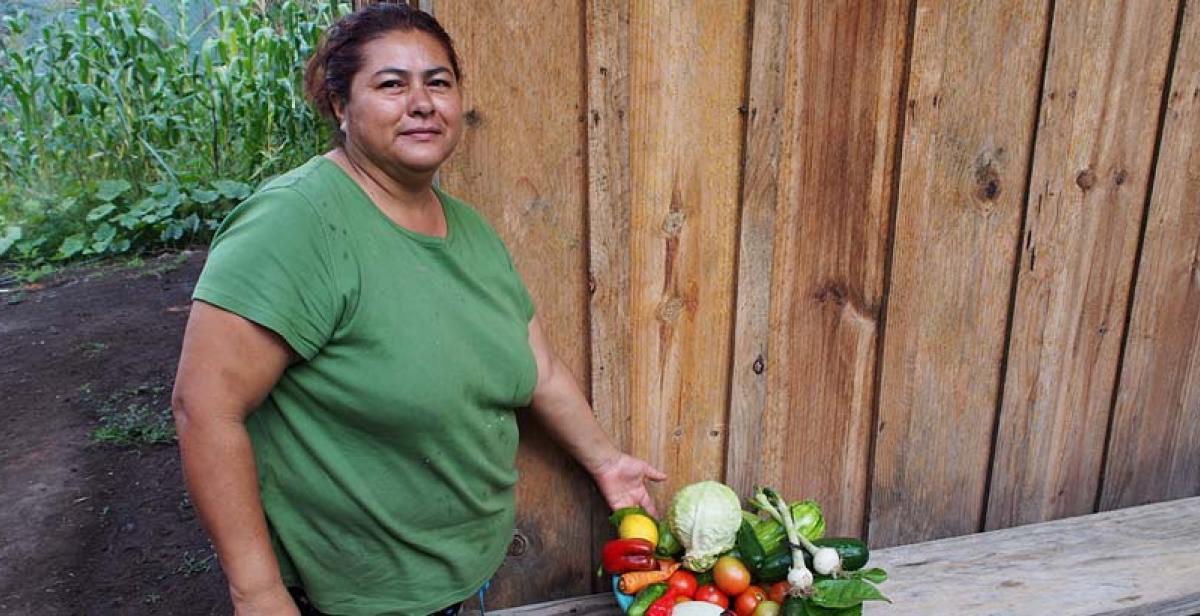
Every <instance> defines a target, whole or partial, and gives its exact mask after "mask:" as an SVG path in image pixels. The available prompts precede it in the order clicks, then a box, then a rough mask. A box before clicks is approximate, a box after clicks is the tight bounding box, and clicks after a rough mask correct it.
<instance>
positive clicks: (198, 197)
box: [192, 188, 221, 205]
mask: <svg viewBox="0 0 1200 616" xmlns="http://www.w3.org/2000/svg"><path fill="white" fill-rule="evenodd" d="M220 197H221V193H218V192H216V191H213V190H204V189H202V188H197V189H195V190H193V191H192V200H193V201H195V202H196V203H199V204H201V205H208V204H209V203H212V202H213V201H216V200H217V199H219V198H220Z"/></svg>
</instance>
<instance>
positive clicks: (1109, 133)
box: [986, 0, 1177, 529]
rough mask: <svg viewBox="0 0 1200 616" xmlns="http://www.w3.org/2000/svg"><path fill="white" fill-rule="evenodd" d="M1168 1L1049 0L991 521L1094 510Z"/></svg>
mask: <svg viewBox="0 0 1200 616" xmlns="http://www.w3.org/2000/svg"><path fill="white" fill-rule="evenodd" d="M1176 8H1177V7H1176V4H1175V3H1174V2H1171V3H1167V2H1144V1H1142V0H1124V1H1121V2H1111V1H1109V0H1071V1H1067V2H1058V3H1056V4H1055V9H1054V10H1055V16H1054V27H1053V34H1052V36H1051V40H1050V50H1049V56H1048V60H1047V71H1046V73H1047V77H1046V81H1045V85H1044V93H1043V95H1042V105H1041V119H1040V121H1039V122H1038V134H1037V150H1036V152H1035V153H1034V162H1033V173H1032V176H1031V180H1030V196H1029V205H1028V209H1027V212H1026V217H1025V229H1024V233H1023V235H1022V238H1023V245H1022V249H1021V257H1020V258H1021V267H1020V271H1019V274H1018V275H1017V294H1016V301H1015V307H1014V312H1013V326H1012V334H1011V337H1010V343H1009V351H1008V357H1009V359H1008V374H1007V377H1006V381H1005V385H1004V402H1003V405H1002V407H1001V412H1000V424H999V433H998V435H997V439H996V454H995V460H994V462H993V472H992V489H991V494H990V495H989V502H988V514H987V522H986V527H987V528H989V529H993V528H1005V527H1008V526H1014V525H1017V524H1027V523H1030V522H1040V521H1044V520H1051V519H1055V518H1061V517H1066V516H1072V515H1081V514H1084V513H1091V512H1092V511H1093V510H1094V508H1095V505H1096V494H1097V490H1098V489H1099V481H1100V470H1101V465H1102V459H1103V452H1104V438H1105V434H1106V432H1107V431H1108V415H1109V410H1110V409H1111V407H1112V396H1113V391H1114V385H1115V383H1116V375H1117V363H1118V360H1119V357H1120V350H1121V348H1120V347H1121V336H1122V333H1123V331H1124V325H1125V315H1126V314H1127V312H1128V300H1129V285H1130V281H1131V279H1132V277H1133V267H1134V260H1135V257H1136V253H1137V244H1138V238H1139V235H1140V234H1141V224H1142V212H1143V209H1144V207H1145V203H1146V193H1147V191H1148V190H1149V184H1150V173H1151V166H1152V160H1153V156H1154V147H1155V141H1156V132H1157V129H1158V115H1159V105H1160V101H1161V100H1162V91H1163V87H1164V82H1165V80H1166V72H1167V60H1168V57H1169V55H1170V51H1171V39H1172V35H1173V34H1174V32H1173V29H1172V28H1170V27H1168V24H1174V23H1175V10H1176Z"/></svg>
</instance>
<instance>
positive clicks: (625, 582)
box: [617, 563, 679, 595]
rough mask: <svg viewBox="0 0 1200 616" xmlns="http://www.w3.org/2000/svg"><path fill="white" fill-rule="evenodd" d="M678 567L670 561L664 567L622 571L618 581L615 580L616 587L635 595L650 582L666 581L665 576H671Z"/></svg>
mask: <svg viewBox="0 0 1200 616" xmlns="http://www.w3.org/2000/svg"><path fill="white" fill-rule="evenodd" d="M678 568H679V563H671V564H670V565H669V566H667V567H666V568H665V569H656V570H654V571H630V572H628V573H623V574H621V579H620V581H618V582H617V588H618V589H619V590H620V591H621V592H623V593H625V594H627V595H636V594H637V593H638V591H640V590H641V589H643V588H645V587H647V586H649V585H651V584H654V583H657V582H665V581H667V578H669V577H671V574H672V573H675V570H676V569H678Z"/></svg>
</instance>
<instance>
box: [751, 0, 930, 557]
mask: <svg viewBox="0 0 1200 616" xmlns="http://www.w3.org/2000/svg"><path fill="white" fill-rule="evenodd" d="M775 11H778V12H779V13H780V14H779V15H777V14H775ZM786 13H787V12H786V10H785V9H783V8H778V7H772V8H770V9H768V10H766V11H764V12H758V11H756V15H755V19H756V24H755V27H756V31H761V32H762V33H763V36H762V37H761V38H758V37H756V39H755V41H754V48H755V55H756V58H757V57H758V56H759V54H762V55H764V56H765V55H767V54H775V55H776V56H782V57H783V58H784V61H785V62H786V68H785V70H784V71H783V74H782V75H774V74H772V73H774V72H776V71H775V70H773V69H772V63H771V62H769V61H768V62H766V63H764V64H761V65H760V64H757V63H755V64H753V65H752V67H753V69H754V70H755V76H754V77H753V78H752V88H754V87H757V88H758V89H757V90H753V89H752V91H751V107H750V113H751V126H750V132H749V134H748V136H747V156H748V158H747V174H746V185H745V188H744V194H745V204H744V206H743V207H744V210H743V211H744V213H743V226H742V243H741V246H742V250H743V252H742V254H741V260H740V273H739V279H738V282H739V293H738V299H739V314H738V318H739V329H738V331H737V335H738V352H740V353H741V354H740V355H738V356H737V357H736V358H735V362H736V363H735V365H736V366H737V369H736V371H735V373H734V379H733V382H734V395H733V400H734V404H735V405H734V406H733V408H732V409H731V416H732V417H733V418H734V419H733V421H734V422H735V423H734V425H736V426H737V427H738V429H737V430H736V431H734V432H731V434H730V438H731V445H730V450H729V451H730V455H729V462H728V464H729V468H730V469H731V471H730V476H731V478H734V479H735V480H736V482H737V484H738V487H739V488H741V489H742V490H743V491H748V490H749V489H750V486H751V485H752V484H753V483H759V484H766V485H773V486H775V487H777V488H780V489H782V490H783V491H784V493H786V494H788V495H789V496H791V497H792V498H800V497H804V498H815V499H817V500H818V501H819V502H821V503H822V505H823V506H824V508H825V514H826V519H827V521H828V524H829V527H830V530H831V532H834V533H837V534H850V535H857V534H859V533H861V529H862V523H863V516H864V514H865V494H866V487H867V468H868V451H869V445H870V442H869V440H870V437H871V428H870V426H871V413H872V409H871V406H872V402H873V398H874V382H875V378H874V376H875V364H876V346H877V332H878V329H879V328H878V321H879V318H880V316H881V314H880V306H881V304H882V301H883V278H884V264H885V260H886V254H885V253H886V247H887V242H888V223H889V210H890V207H891V203H892V195H893V175H894V169H895V151H896V148H895V146H896V143H895V137H896V130H897V127H896V125H897V123H898V121H899V118H898V117H897V109H898V107H899V96H900V87H901V79H902V76H903V63H904V51H905V35H906V33H907V30H908V27H907V21H908V2H907V0H890V1H879V2H864V3H842V4H836V5H835V4H829V3H820V2H814V3H807V4H805V5H803V6H802V7H797V10H796V11H795V13H793V14H792V15H791V16H790V17H791V18H790V19H788V15H787V14H786ZM781 18H782V19H781ZM779 22H782V23H783V24H784V27H785V28H786V30H784V31H783V32H780V31H779V26H778V25H777V24H778V23H779ZM757 114H762V115H763V116H764V119H763V120H762V121H759V120H758V119H757ZM764 132H765V133H766V134H763V133H764ZM781 140H782V143H778V142H779V141H781ZM753 157H759V158H757V159H756V158H753ZM768 191H770V192H768ZM756 347H757V348H756ZM763 347H766V348H765V349H764V348H763ZM764 351H766V352H764ZM760 372H761V373H763V374H759V373H760ZM830 443H836V444H837V445H836V446H834V447H832V448H831V447H830Z"/></svg>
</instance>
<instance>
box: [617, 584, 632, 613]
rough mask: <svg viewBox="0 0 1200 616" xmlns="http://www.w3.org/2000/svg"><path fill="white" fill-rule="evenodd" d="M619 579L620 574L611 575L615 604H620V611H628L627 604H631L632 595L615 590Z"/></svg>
mask: <svg viewBox="0 0 1200 616" xmlns="http://www.w3.org/2000/svg"><path fill="white" fill-rule="evenodd" d="M620 580H621V576H619V575H614V576H612V585H613V594H614V595H616V597H617V605H619V606H621V612H622V613H624V612H628V611H629V606H630V605H632V604H633V595H627V594H625V593H623V592H621V591H619V590H617V583H618V582H619V581H620Z"/></svg>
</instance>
